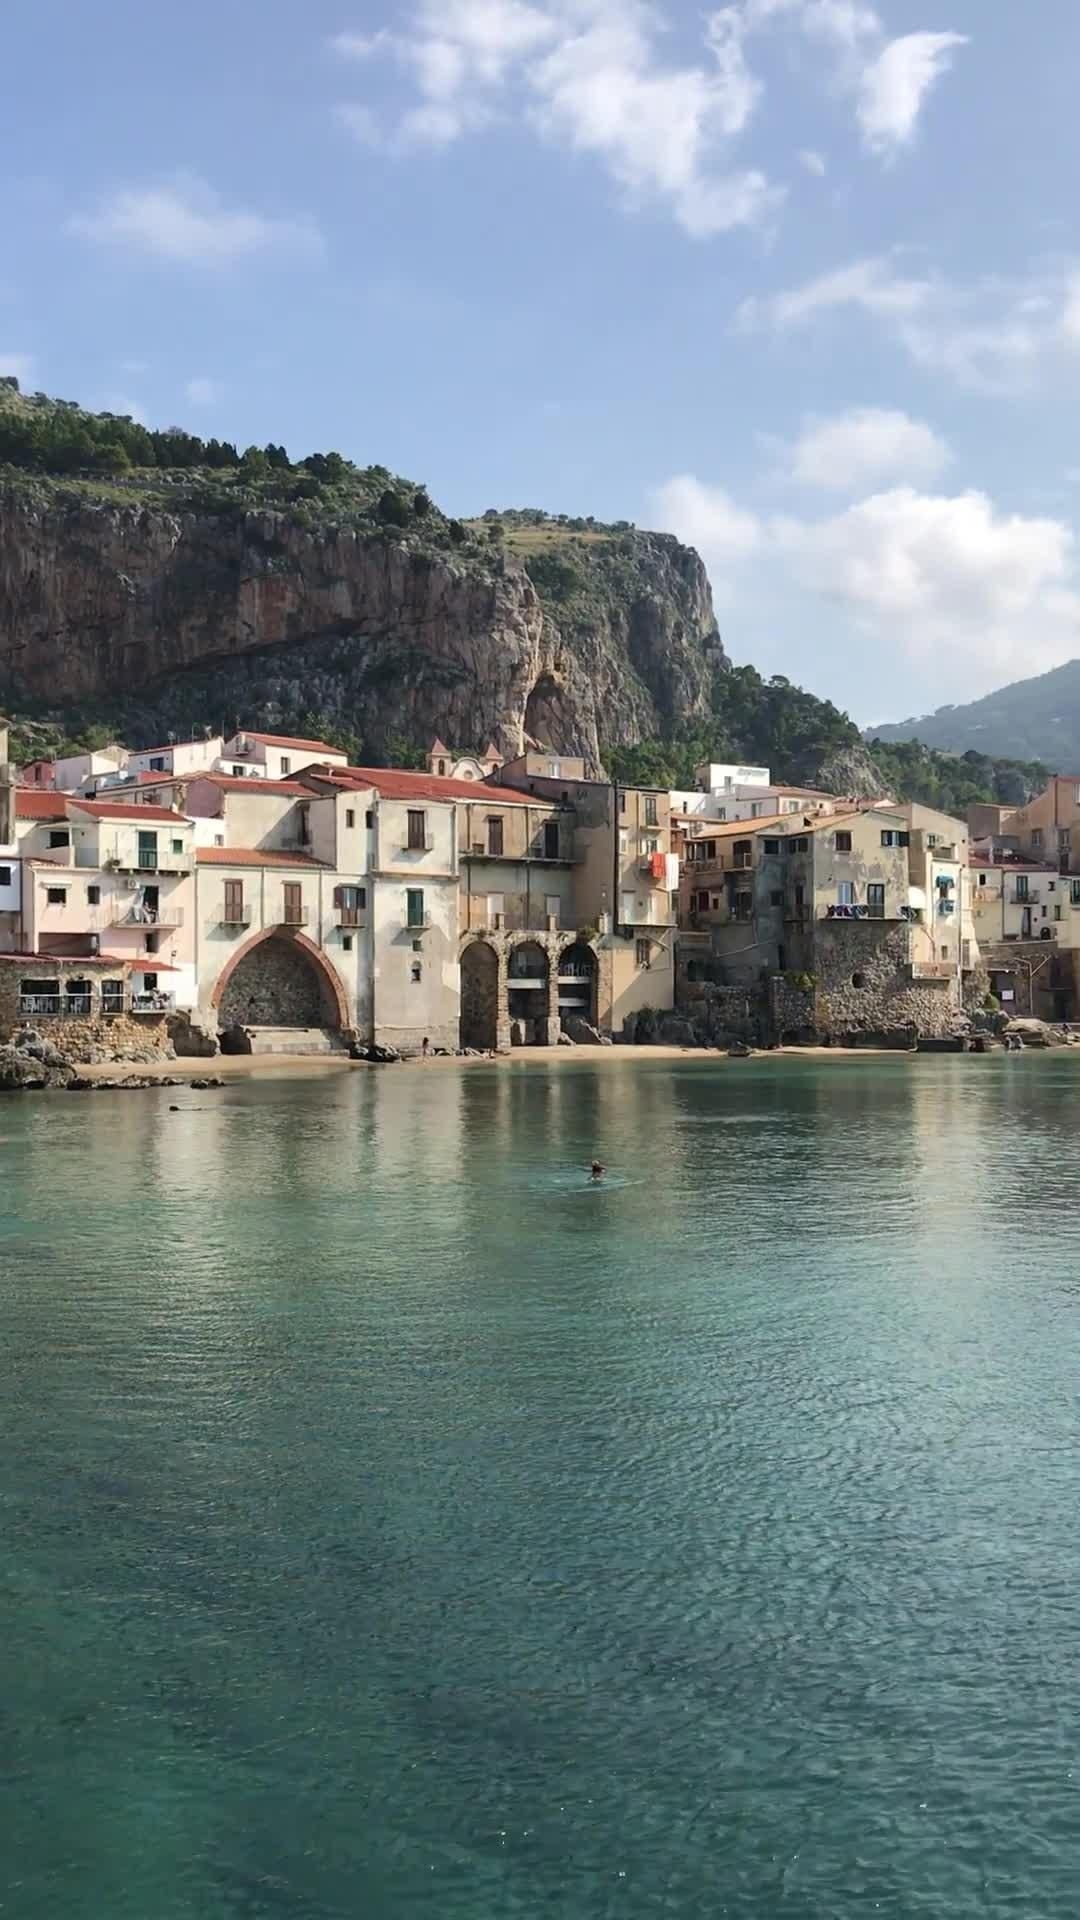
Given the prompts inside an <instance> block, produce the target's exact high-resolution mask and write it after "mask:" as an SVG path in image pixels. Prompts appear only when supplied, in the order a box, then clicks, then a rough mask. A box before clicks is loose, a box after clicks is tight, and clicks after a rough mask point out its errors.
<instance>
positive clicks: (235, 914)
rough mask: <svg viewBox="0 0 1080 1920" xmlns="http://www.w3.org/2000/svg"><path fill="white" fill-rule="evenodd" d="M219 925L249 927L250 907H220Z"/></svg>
mask: <svg viewBox="0 0 1080 1920" xmlns="http://www.w3.org/2000/svg"><path fill="white" fill-rule="evenodd" d="M221 925H222V926H223V927H250V925H251V908H250V907H222V909H221Z"/></svg>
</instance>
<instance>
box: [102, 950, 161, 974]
mask: <svg viewBox="0 0 1080 1920" xmlns="http://www.w3.org/2000/svg"><path fill="white" fill-rule="evenodd" d="M102 959H103V960H107V961H108V963H109V965H110V966H111V967H128V968H129V969H130V971H131V972H132V973H179V972H180V968H179V967H170V965H169V963H168V961H167V960H156V959H155V958H154V955H153V954H150V955H148V956H147V958H146V959H145V960H129V959H128V956H127V954H126V953H106V954H103V955H102Z"/></svg>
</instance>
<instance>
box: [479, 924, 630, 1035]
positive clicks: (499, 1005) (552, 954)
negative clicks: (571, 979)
mask: <svg viewBox="0 0 1080 1920" xmlns="http://www.w3.org/2000/svg"><path fill="white" fill-rule="evenodd" d="M476 945H481V946H484V947H486V948H487V949H488V950H489V952H491V953H492V954H493V955H494V956H495V961H496V968H495V969H494V970H493V969H492V968H491V966H490V964H489V963H486V962H480V961H477V960H476V959H473V960H471V961H470V960H469V959H467V958H466V956H467V955H468V953H469V950H470V948H471V947H474V946H476ZM521 946H528V947H536V948H538V949H539V951H540V953H542V954H543V956H544V961H545V963H546V965H547V975H548V979H547V992H546V993H543V992H535V993H533V994H531V995H530V1000H535V1002H536V1003H537V1004H536V1011H535V1014H534V1015H533V1016H532V1017H531V1018H530V1019H529V1020H528V1021H527V1022H526V1023H525V1026H526V1032H527V1043H528V1044H532V1045H536V1046H549V1047H553V1046H554V1045H555V1044H556V1042H557V1041H558V1038H559V1031H560V1026H561V1022H560V1018H559V960H560V957H561V956H562V955H563V954H565V953H566V952H567V950H568V949H569V948H570V947H572V946H577V947H587V948H588V951H589V952H590V953H592V955H593V959H594V961H595V962H596V975H595V978H594V982H593V987H592V992H591V995H590V997H589V998H588V1000H586V999H585V997H584V996H582V999H581V1012H582V1014H583V1015H584V1017H585V1018H587V1019H588V1020H589V1021H590V1022H592V1021H594V1020H595V1018H596V1004H597V994H598V992H599V993H600V995H601V996H602V994H603V985H602V973H601V969H602V966H603V962H604V958H605V956H604V954H603V953H600V954H598V953H597V952H596V949H595V948H594V947H593V945H592V944H591V942H586V941H583V940H581V939H580V937H579V936H575V935H574V934H572V933H569V932H567V931H566V930H564V931H563V932H561V933H539V932H522V933H506V932H502V931H499V932H494V931H491V932H485V933H484V934H483V935H482V936H481V938H480V940H479V941H476V940H475V939H469V940H467V941H466V942H465V943H464V944H463V946H462V949H461V953H462V965H461V1042H462V1045H463V1046H484V1047H488V1046H496V1047H508V1046H509V1045H510V1042H511V1039H512V1032H511V1024H512V1023H511V1017H510V995H511V993H512V991H513V987H514V982H513V978H512V976H511V974H510V960H511V956H512V955H513V953H514V951H515V949H516V948H517V947H521ZM493 996H494V998H493ZM492 1034H493V1035H494V1037H493V1038H490V1037H479V1038H477V1037H467V1036H469V1035H479V1036H490V1035H492Z"/></svg>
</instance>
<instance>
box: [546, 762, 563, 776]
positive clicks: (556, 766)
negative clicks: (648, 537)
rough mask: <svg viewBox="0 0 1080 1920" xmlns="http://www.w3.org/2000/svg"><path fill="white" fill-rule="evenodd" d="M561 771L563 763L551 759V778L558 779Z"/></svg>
mask: <svg viewBox="0 0 1080 1920" xmlns="http://www.w3.org/2000/svg"><path fill="white" fill-rule="evenodd" d="M561 772H562V763H561V762H560V761H558V760H549V762H548V773H549V774H550V776H551V778H552V779H553V780H557V779H558V778H559V775H560V774H561Z"/></svg>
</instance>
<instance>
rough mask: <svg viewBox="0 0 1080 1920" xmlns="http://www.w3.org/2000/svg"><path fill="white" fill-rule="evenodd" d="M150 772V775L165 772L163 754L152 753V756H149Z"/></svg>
mask: <svg viewBox="0 0 1080 1920" xmlns="http://www.w3.org/2000/svg"><path fill="white" fill-rule="evenodd" d="M150 771H151V773H164V771H165V755H164V754H163V753H154V754H151V756H150Z"/></svg>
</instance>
